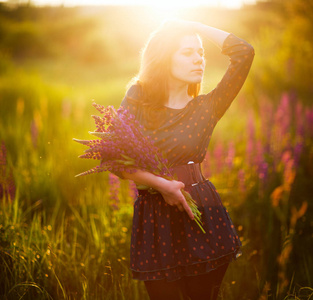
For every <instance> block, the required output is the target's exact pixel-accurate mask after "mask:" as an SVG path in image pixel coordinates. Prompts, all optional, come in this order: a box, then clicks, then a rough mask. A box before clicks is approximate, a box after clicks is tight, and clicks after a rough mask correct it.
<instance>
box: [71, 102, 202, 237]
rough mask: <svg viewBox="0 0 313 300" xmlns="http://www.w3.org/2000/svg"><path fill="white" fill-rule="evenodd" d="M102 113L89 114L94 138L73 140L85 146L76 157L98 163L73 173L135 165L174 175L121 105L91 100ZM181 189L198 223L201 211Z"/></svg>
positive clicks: (129, 168)
mask: <svg viewBox="0 0 313 300" xmlns="http://www.w3.org/2000/svg"><path fill="white" fill-rule="evenodd" d="M93 106H94V107H95V108H96V109H97V110H98V111H99V112H100V113H101V114H102V116H101V117H100V116H93V119H94V120H95V124H96V130H95V132H90V133H91V134H93V135H94V136H96V137H98V138H99V139H97V140H77V139H74V141H76V142H79V143H81V144H83V145H85V146H87V147H89V148H88V149H87V150H86V151H85V154H83V155H81V156H80V158H87V159H96V160H100V165H98V166H96V167H94V168H92V169H90V170H88V171H85V172H83V173H81V174H78V175H76V176H82V175H87V174H92V173H97V172H102V171H110V172H112V173H118V172H123V171H125V172H129V173H132V172H136V171H137V169H140V170H144V171H148V172H150V173H153V174H154V175H157V176H162V177H165V178H167V179H174V178H173V176H172V175H171V173H170V169H169V167H168V162H167V160H166V159H165V158H164V157H163V156H162V155H161V154H160V153H159V151H158V148H157V147H156V146H155V145H154V144H153V141H152V139H151V138H150V137H149V136H144V135H143V133H142V130H143V128H142V126H141V125H140V124H139V122H138V121H137V120H135V117H134V116H133V115H132V114H130V113H129V112H128V111H127V110H126V109H125V108H123V107H120V108H119V109H118V110H115V109H114V108H113V107H112V106H108V107H104V106H102V105H99V104H96V103H93ZM182 193H183V195H184V197H185V199H186V201H187V203H188V205H189V207H190V208H191V210H192V212H193V215H194V217H195V219H194V220H195V221H196V223H197V224H198V225H199V227H200V229H201V230H202V231H203V232H204V230H203V228H202V226H201V218H200V217H201V214H200V212H199V210H198V208H197V205H196V203H195V201H194V200H193V199H192V197H191V196H190V194H188V193H187V192H186V191H184V190H182Z"/></svg>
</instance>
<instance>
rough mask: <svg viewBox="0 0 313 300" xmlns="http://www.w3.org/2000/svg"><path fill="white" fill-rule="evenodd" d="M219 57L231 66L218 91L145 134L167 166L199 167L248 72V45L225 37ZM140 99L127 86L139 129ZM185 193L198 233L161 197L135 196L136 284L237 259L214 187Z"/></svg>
mask: <svg viewBox="0 0 313 300" xmlns="http://www.w3.org/2000/svg"><path fill="white" fill-rule="evenodd" d="M222 53H223V54H226V55H228V56H229V57H230V61H231V63H230V65H229V67H228V69H227V72H226V73H225V75H224V77H223V79H222V80H221V82H220V83H219V84H218V86H217V87H216V88H215V89H214V90H213V91H211V92H210V93H209V94H206V95H200V96H198V97H196V98H194V99H192V100H191V101H190V102H189V103H188V104H187V105H186V107H184V108H182V109H172V108H166V112H165V114H166V115H165V122H164V123H162V125H161V126H160V127H158V128H157V129H155V130H150V129H145V130H144V134H146V135H149V136H151V137H152V138H153V139H154V140H155V144H156V145H157V146H158V147H159V148H160V150H161V151H162V152H165V153H166V154H167V158H168V160H169V162H170V163H171V164H172V165H174V166H175V165H183V164H187V163H188V162H189V161H193V162H195V163H201V162H202V161H203V159H204V156H205V153H206V149H207V147H208V145H209V141H210V138H211V135H212V132H213V129H214V127H215V125H216V123H217V121H218V120H219V119H220V118H221V117H222V115H223V114H224V112H225V111H226V110H227V108H228V107H229V105H230V104H231V102H232V101H233V99H234V98H235V96H236V95H237V93H238V92H239V90H240V88H241V86H242V84H243V83H244V81H245V79H246V77H247V74H248V72H249V69H250V66H251V63H252V60H253V56H254V51H253V48H252V46H251V45H249V44H248V43H247V42H245V41H243V40H241V39H239V38H237V37H236V36H234V35H233V34H230V35H229V36H228V37H227V39H226V40H225V42H224V45H223V49H222ZM139 94H140V87H139V86H138V85H134V86H132V87H131V88H130V89H129V91H128V92H127V95H126V97H125V99H124V100H123V103H122V105H123V106H124V107H126V108H127V109H128V110H130V112H131V113H133V114H134V115H135V116H136V118H137V120H138V121H139V122H142V123H143V116H144V114H143V109H142V107H141V106H140V105H139V104H134V103H132V102H131V101H129V100H128V99H129V98H132V99H134V98H135V99H136V97H137V98H138V95H139ZM186 190H187V191H188V192H189V193H190V194H191V196H192V197H193V199H195V200H196V202H197V204H198V208H199V210H200V211H201V212H202V221H203V227H204V229H205V231H206V233H205V234H204V233H202V231H201V230H200V229H199V227H198V226H197V224H196V223H195V222H194V221H192V220H190V219H189V217H188V215H187V214H186V212H180V211H179V210H178V209H177V208H176V207H174V206H170V205H168V204H167V203H166V202H165V201H164V200H163V198H162V196H161V194H149V193H140V194H139V196H138V198H137V199H136V201H135V204H134V218H133V228H132V236H131V262H130V267H131V270H132V273H133V277H134V278H135V279H139V280H159V279H166V280H168V281H172V280H176V279H179V278H181V277H182V276H191V275H192V276H193V275H197V274H203V273H206V272H209V271H210V270H213V269H215V268H217V267H218V266H220V265H223V264H225V263H229V262H230V261H232V260H233V259H234V258H236V257H237V256H238V254H239V253H240V246H241V243H240V240H239V238H238V235H237V233H236V231H235V229H234V226H233V224H232V222H231V220H230V218H229V215H228V212H227V210H226V209H225V207H224V206H223V204H222V202H221V199H220V197H219V194H218V193H217V191H216V189H215V187H214V185H213V184H212V183H211V182H210V181H209V180H206V181H204V182H202V183H200V184H198V185H195V186H186Z"/></svg>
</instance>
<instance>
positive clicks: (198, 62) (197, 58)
mask: <svg viewBox="0 0 313 300" xmlns="http://www.w3.org/2000/svg"><path fill="white" fill-rule="evenodd" d="M193 63H194V64H195V65H201V64H202V63H203V57H202V56H200V55H199V56H198V57H196V58H195V59H194V60H193Z"/></svg>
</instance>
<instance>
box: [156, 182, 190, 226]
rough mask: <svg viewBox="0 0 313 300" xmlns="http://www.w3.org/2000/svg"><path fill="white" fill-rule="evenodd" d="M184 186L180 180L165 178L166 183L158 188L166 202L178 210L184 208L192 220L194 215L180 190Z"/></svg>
mask: <svg viewBox="0 0 313 300" xmlns="http://www.w3.org/2000/svg"><path fill="white" fill-rule="evenodd" d="M184 187H185V185H184V183H182V182H181V181H176V180H167V183H166V184H163V185H162V189H159V192H160V193H161V194H162V196H163V198H164V201H165V202H166V203H167V204H169V205H171V206H177V208H178V209H179V210H180V211H184V210H185V211H186V213H187V214H188V216H189V217H190V219H191V220H193V219H194V215H193V213H192V211H191V208H190V207H189V205H188V203H187V201H186V199H185V197H184V195H183V194H182V192H181V190H182V189H183V188H184Z"/></svg>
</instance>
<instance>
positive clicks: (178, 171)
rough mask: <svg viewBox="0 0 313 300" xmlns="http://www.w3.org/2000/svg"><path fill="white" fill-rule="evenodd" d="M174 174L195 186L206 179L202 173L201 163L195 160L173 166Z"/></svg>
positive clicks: (178, 178) (186, 183)
mask: <svg viewBox="0 0 313 300" xmlns="http://www.w3.org/2000/svg"><path fill="white" fill-rule="evenodd" d="M172 174H173V175H174V176H175V179H177V180H179V181H182V182H183V183H184V184H185V185H191V186H194V185H197V184H198V183H201V182H203V181H205V180H206V179H205V178H204V176H203V175H202V172H201V165H200V164H199V163H194V162H189V163H188V164H186V165H180V166H175V167H173V168H172Z"/></svg>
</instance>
